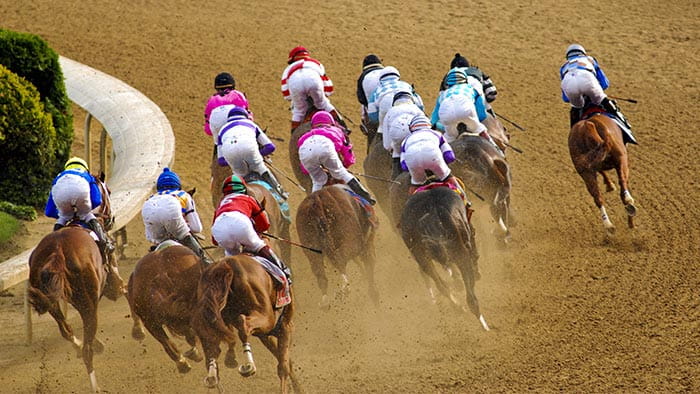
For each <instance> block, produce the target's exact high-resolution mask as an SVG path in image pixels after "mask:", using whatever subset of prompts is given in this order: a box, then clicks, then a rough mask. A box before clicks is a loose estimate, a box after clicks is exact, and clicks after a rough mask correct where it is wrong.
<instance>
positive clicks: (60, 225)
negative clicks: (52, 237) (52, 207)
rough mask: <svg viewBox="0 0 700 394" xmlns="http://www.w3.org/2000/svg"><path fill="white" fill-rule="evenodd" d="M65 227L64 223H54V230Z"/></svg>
mask: <svg viewBox="0 0 700 394" xmlns="http://www.w3.org/2000/svg"><path fill="white" fill-rule="evenodd" d="M63 227H65V226H64V225H62V224H61V223H56V224H54V225H53V231H56V230H60V229H62V228H63Z"/></svg>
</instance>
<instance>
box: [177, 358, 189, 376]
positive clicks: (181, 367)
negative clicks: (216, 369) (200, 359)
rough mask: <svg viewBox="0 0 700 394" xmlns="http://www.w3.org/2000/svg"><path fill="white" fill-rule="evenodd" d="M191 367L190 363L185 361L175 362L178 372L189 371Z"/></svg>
mask: <svg viewBox="0 0 700 394" xmlns="http://www.w3.org/2000/svg"><path fill="white" fill-rule="evenodd" d="M191 369H192V367H190V363H188V362H187V361H185V362H178V363H177V371H178V372H180V373H187V372H190V370H191Z"/></svg>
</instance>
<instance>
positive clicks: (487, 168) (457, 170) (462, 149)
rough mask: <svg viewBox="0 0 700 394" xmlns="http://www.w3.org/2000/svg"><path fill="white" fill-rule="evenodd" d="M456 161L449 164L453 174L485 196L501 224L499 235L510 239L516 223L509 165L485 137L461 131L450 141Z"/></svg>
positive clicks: (505, 241)
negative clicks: (511, 202) (511, 196)
mask: <svg viewBox="0 0 700 394" xmlns="http://www.w3.org/2000/svg"><path fill="white" fill-rule="evenodd" d="M450 146H452V150H453V151H454V154H455V157H456V160H455V161H454V162H452V163H450V168H451V170H452V173H453V174H454V175H456V176H457V177H459V178H460V179H462V181H464V184H465V185H466V186H467V187H468V188H470V189H472V190H474V191H476V192H477V193H479V195H480V196H483V198H484V200H485V201H486V203H487V204H489V208H490V211H491V216H492V217H493V219H494V220H495V221H496V223H497V225H498V227H497V229H498V230H499V232H497V233H496V234H497V237H498V238H499V240H501V241H502V242H504V243H507V242H509V241H510V237H511V235H510V227H511V226H514V225H515V221H514V219H513V215H512V208H511V204H510V189H511V185H512V180H511V172H510V166H509V165H508V162H506V160H505V158H504V157H503V156H502V155H501V154H500V153H499V152H498V150H497V149H496V147H494V146H493V145H492V144H491V143H490V142H489V141H488V140H486V139H485V138H482V137H479V136H475V135H469V134H460V135H459V137H457V139H456V140H454V141H452V142H451V143H450Z"/></svg>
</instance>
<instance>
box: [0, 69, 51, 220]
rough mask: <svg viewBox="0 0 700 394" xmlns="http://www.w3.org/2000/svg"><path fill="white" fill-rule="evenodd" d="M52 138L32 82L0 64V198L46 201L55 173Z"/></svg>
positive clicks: (26, 202)
mask: <svg viewBox="0 0 700 394" xmlns="http://www.w3.org/2000/svg"><path fill="white" fill-rule="evenodd" d="M55 140H56V131H55V130H54V127H53V123H52V120H51V117H50V116H49V115H48V114H47V113H46V112H44V105H43V104H42V103H41V101H40V100H39V93H38V92H37V90H36V88H35V87H34V85H32V84H31V83H29V82H27V81H26V80H24V79H23V78H20V77H18V76H17V75H15V74H14V73H12V72H10V71H9V70H8V69H7V68H5V67H3V66H2V65H0V169H2V171H0V200H5V201H9V202H12V203H16V204H22V205H32V206H43V204H45V203H46V198H47V197H48V193H49V189H50V187H51V182H52V180H53V177H54V175H55V174H56V173H57V172H56V171H55V163H56V149H55Z"/></svg>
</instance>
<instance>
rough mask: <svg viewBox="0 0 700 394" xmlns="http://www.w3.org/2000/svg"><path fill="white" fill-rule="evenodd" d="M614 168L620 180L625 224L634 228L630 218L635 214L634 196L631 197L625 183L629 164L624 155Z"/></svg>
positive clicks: (627, 177)
mask: <svg viewBox="0 0 700 394" xmlns="http://www.w3.org/2000/svg"><path fill="white" fill-rule="evenodd" d="M616 170H617V177H618V180H619V182H620V199H621V200H622V203H623V204H624V205H625V211H626V212H627V224H628V226H629V228H634V221H633V219H632V218H633V217H634V216H635V215H636V214H637V207H635V206H634V198H632V194H631V193H630V192H629V189H628V185H627V182H628V180H629V165H628V163H627V159H626V157H624V158H622V159H621V160H620V165H619V166H618V167H617V168H616Z"/></svg>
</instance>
